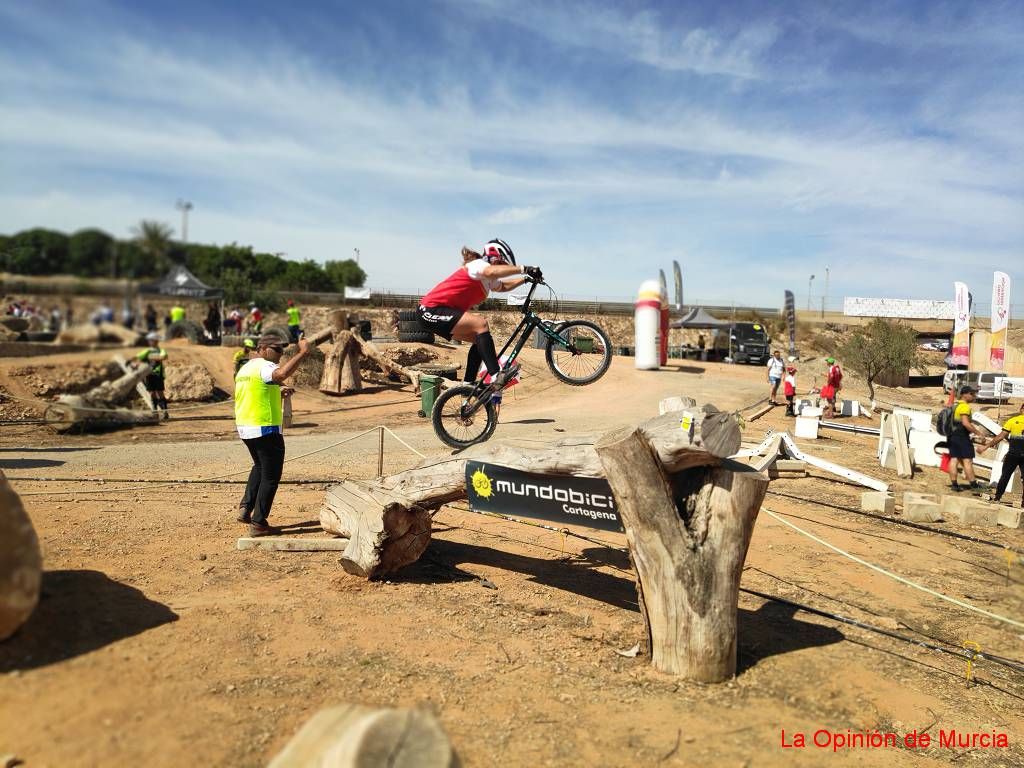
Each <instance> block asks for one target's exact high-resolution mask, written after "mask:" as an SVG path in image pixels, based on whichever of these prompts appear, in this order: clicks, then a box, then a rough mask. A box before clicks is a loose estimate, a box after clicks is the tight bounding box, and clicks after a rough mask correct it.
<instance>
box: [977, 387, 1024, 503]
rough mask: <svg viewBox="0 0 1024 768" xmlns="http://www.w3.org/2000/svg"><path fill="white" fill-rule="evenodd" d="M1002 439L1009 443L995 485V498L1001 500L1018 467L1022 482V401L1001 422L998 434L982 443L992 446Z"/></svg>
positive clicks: (1023, 420)
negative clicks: (1014, 414)
mask: <svg viewBox="0 0 1024 768" xmlns="http://www.w3.org/2000/svg"><path fill="white" fill-rule="evenodd" d="M1003 440H1006V441H1007V443H1008V444H1009V446H1010V447H1009V449H1008V450H1007V451H1006V455H1005V456H1004V457H1003V472H1002V474H1001V475H1000V476H999V484H998V485H996V494H995V497H994V498H995V500H996V501H1002V498H1003V494H1004V493H1006V486H1007V485H1009V484H1010V478H1011V477H1013V473H1014V472H1016V471H1017V470H1018V469H1019V470H1020V473H1021V481H1022V482H1024V403H1022V404H1021V406H1020V411H1018V413H1017V415H1016V416H1012V417H1010V418H1009V419H1007V420H1006V422H1005V423H1004V424H1003V429H1002V431H1000V433H999V434H998V435H996V436H995V437H993V438H992V439H991V440H989V441H988V442H987V443H985V444H984V446H983V447H984V448H992V447H994V446H996V445H998V444H999V443H1001V442H1002V441H1003ZM1020 505H1021V507H1022V508H1024V490H1022V491H1021V498H1020Z"/></svg>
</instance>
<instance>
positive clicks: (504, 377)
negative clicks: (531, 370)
mask: <svg viewBox="0 0 1024 768" xmlns="http://www.w3.org/2000/svg"><path fill="white" fill-rule="evenodd" d="M519 368H520V365H519V363H512V365H510V366H509V367H508V368H506V369H505V370H503V371H498V372H497V373H496V374H494V376H492V377H491V389H495V390H502V389H504V388H505V387H507V386H508V384H509V382H510V381H512V380H513V379H514V378H515V377H516V376H518V375H519Z"/></svg>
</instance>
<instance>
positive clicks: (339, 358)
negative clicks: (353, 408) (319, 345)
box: [320, 331, 363, 395]
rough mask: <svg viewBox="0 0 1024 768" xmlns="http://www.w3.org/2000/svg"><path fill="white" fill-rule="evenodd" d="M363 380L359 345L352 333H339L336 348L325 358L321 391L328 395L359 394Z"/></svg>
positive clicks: (335, 339) (336, 336) (335, 342)
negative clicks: (360, 368) (360, 370)
mask: <svg viewBox="0 0 1024 768" xmlns="http://www.w3.org/2000/svg"><path fill="white" fill-rule="evenodd" d="M362 388H363V380H362V377H361V375H360V373H359V345H358V344H356V342H355V339H354V338H353V334H352V333H351V331H339V332H338V333H337V334H336V335H335V336H334V346H333V347H332V348H331V351H330V352H328V353H327V357H326V358H324V375H323V377H322V378H321V379H320V391H321V392H323V393H324V394H327V395H343V394H347V393H349V392H359V391H360V390H362Z"/></svg>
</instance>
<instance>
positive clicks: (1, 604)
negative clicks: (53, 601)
mask: <svg viewBox="0 0 1024 768" xmlns="http://www.w3.org/2000/svg"><path fill="white" fill-rule="evenodd" d="M42 574H43V558H42V555H41V554H40V552H39V539H38V538H36V531H35V529H34V528H33V527H32V521H31V520H30V519H29V517H28V515H27V514H26V513H25V508H24V507H23V506H22V504H21V499H20V498H19V497H18V494H16V493H15V492H14V489H12V488H11V486H10V483H8V482H7V478H6V477H5V476H4V473H3V472H0V640H6V639H7V638H8V637H10V636H11V635H12V634H14V632H15V630H17V629H18V627H20V626H21V625H22V624H24V623H25V620H26V619H28V617H29V615H31V613H32V611H33V610H34V609H35V607H36V603H38V602H39V586H40V584H41V583H42Z"/></svg>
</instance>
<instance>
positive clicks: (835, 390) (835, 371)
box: [821, 357, 843, 419]
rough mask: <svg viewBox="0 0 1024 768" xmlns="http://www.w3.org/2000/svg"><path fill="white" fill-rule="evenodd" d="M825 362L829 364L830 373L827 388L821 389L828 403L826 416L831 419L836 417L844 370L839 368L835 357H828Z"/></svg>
mask: <svg viewBox="0 0 1024 768" xmlns="http://www.w3.org/2000/svg"><path fill="white" fill-rule="evenodd" d="M825 362H826V363H828V371H827V372H826V374H825V386H824V387H822V388H821V396H822V398H824V400H825V402H826V403H827V405H826V406H825V413H824V416H825V418H826V419H831V418H833V417H834V416H835V415H836V398H837V397H838V396H839V390H840V389H842V386H843V369H842V368H840V367H839V363H837V362H836V359H835V358H834V357H826V358H825Z"/></svg>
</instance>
